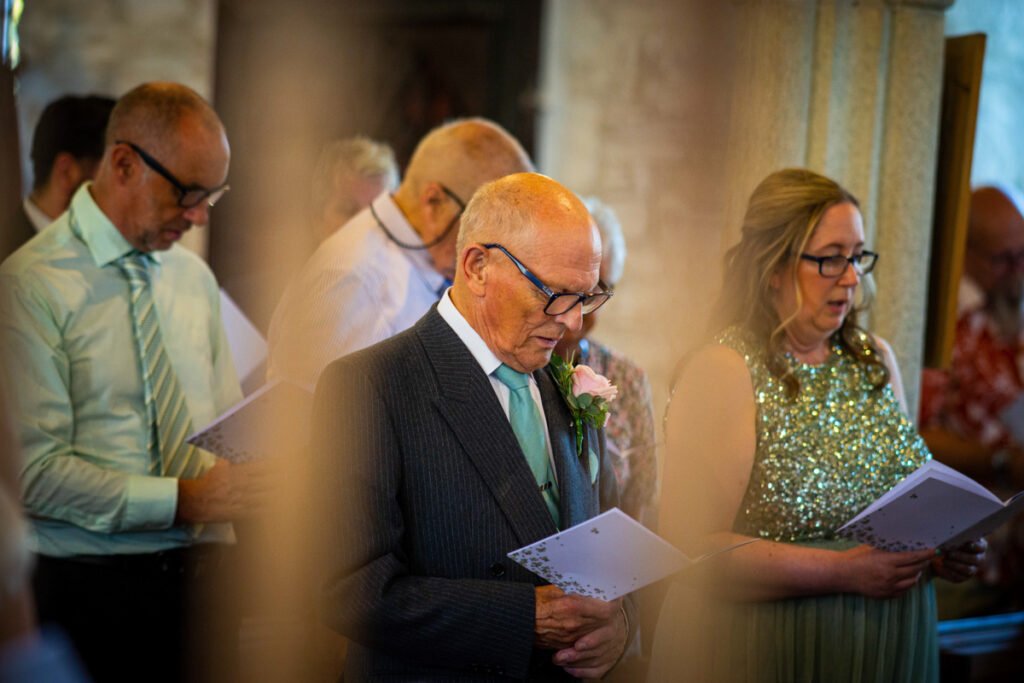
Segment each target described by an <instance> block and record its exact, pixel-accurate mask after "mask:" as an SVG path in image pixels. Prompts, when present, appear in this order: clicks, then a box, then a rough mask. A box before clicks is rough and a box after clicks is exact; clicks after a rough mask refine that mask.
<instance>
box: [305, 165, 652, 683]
mask: <svg viewBox="0 0 1024 683" xmlns="http://www.w3.org/2000/svg"><path fill="white" fill-rule="evenodd" d="M499 239H500V240H501V242H498V241H497V240H499ZM456 250H457V251H456V253H457V254H458V258H457V260H456V269H455V281H454V284H453V285H452V287H451V288H450V289H448V290H447V291H446V292H445V294H444V295H443V296H442V297H441V300H440V301H439V302H438V304H437V305H436V306H434V307H432V308H431V309H430V311H429V312H428V313H427V314H426V315H424V316H423V317H422V318H421V319H420V320H419V321H418V322H417V323H416V324H415V325H414V326H413V327H412V328H411V329H409V330H408V331H406V332H404V333H402V334H399V335H397V336H395V337H393V338H391V339H389V340H387V341H384V342H381V343H380V344H376V345H374V346H372V347H370V348H368V349H364V350H363V351H360V352H357V353H354V354H351V355H349V356H346V357H344V358H342V359H340V360H338V361H335V362H334V363H332V364H331V365H330V366H329V367H328V368H327V370H326V371H325V372H324V374H323V377H322V379H321V381H320V383H319V385H318V386H317V393H316V400H315V404H316V408H315V423H316V424H317V426H318V428H317V430H316V432H317V438H316V442H315V445H314V448H313V449H312V450H313V453H315V454H316V455H318V456H320V457H322V461H321V462H320V463H318V466H317V467H316V472H317V475H318V483H319V484H320V485H321V486H322V487H323V504H324V505H325V506H327V507H325V509H323V510H322V512H321V514H319V515H317V526H316V531H317V532H319V533H320V534H321V535H320V537H319V538H320V543H319V545H320V546H322V547H323V548H325V549H326V553H327V554H328V556H329V558H328V566H327V567H326V568H325V572H324V575H325V577H326V581H325V583H324V596H323V601H322V602H323V606H322V613H323V614H324V615H325V619H326V621H327V623H328V624H329V625H330V626H332V627H333V628H335V629H336V630H337V631H338V632H340V633H341V634H343V635H345V636H347V637H349V638H350V639H351V644H350V646H349V657H348V661H347V669H346V673H345V680H378V677H379V678H380V679H384V678H388V679H389V680H391V679H394V680H399V679H401V680H417V681H450V680H460V681H476V680H479V681H489V680H496V679H497V678H502V679H505V678H507V679H509V680H531V681H540V680H545V681H546V680H572V679H573V678H600V677H601V676H603V675H604V674H605V673H606V672H608V671H609V670H610V669H611V668H612V667H613V666H614V665H615V664H616V662H617V661H618V660H619V658H620V657H621V656H622V653H623V652H624V648H625V644H626V642H627V639H628V635H629V633H630V630H631V629H630V625H631V624H636V619H635V613H634V612H633V606H632V603H631V601H630V600H628V599H627V600H614V601H610V602H605V601H601V600H597V599H593V598H584V597H581V596H578V595H566V594H563V593H562V591H561V590H559V589H558V588H556V587H554V586H551V585H546V582H544V581H543V580H541V579H540V578H539V577H538V576H536V575H535V574H532V573H531V572H529V571H527V570H526V569H524V568H523V567H520V566H519V565H517V564H516V563H514V562H512V561H511V560H509V559H508V557H507V553H509V552H511V551H512V550H515V549H516V548H519V547H520V546H523V545H526V544H528V543H532V542H534V541H538V540H540V539H542V538H544V537H546V536H548V535H550V534H554V533H556V532H557V531H558V530H560V529H567V528H569V527H571V526H573V525H576V524H579V523H582V522H584V521H586V520H587V519H590V518H591V517H593V516H594V515H596V514H598V513H599V512H600V511H602V510H605V509H608V508H609V507H612V506H615V505H616V503H617V500H618V492H617V487H616V482H615V475H614V472H613V471H612V469H611V467H612V466H611V461H610V459H609V457H608V454H607V452H606V450H605V441H604V436H603V432H602V431H601V430H599V429H595V428H594V427H592V426H589V425H586V426H584V427H583V433H582V441H581V444H580V448H579V450H577V444H576V434H575V429H574V427H573V420H572V417H571V414H570V411H569V408H568V407H567V403H566V401H565V398H564V397H563V396H562V394H561V393H560V391H559V389H558V387H557V385H556V382H555V380H554V379H553V377H552V375H551V371H550V369H549V368H548V363H549V362H550V360H551V354H552V352H553V351H554V348H555V345H556V344H557V343H558V341H559V340H560V339H561V337H562V335H564V334H565V333H566V331H568V330H578V329H580V326H581V324H582V320H583V316H584V315H587V314H588V313H591V312H593V311H594V310H596V309H597V308H598V307H600V306H601V305H602V304H604V303H605V302H606V301H608V300H609V298H611V293H610V292H607V291H605V290H604V289H603V288H602V287H601V285H600V284H599V282H598V267H599V265H600V262H601V242H600V237H599V235H598V233H597V229H596V227H594V226H593V225H592V223H591V220H590V214H589V213H588V212H587V210H586V208H585V207H584V206H583V204H582V203H580V201H579V199H577V198H576V197H575V196H574V195H573V194H572V193H571V192H569V191H568V190H566V189H565V188H564V187H562V186H561V185H559V184H558V183H556V182H555V181H553V180H551V179H550V178H546V177H544V176H541V175H538V174H535V173H518V174H514V175H510V176H507V177H505V178H502V179H500V180H496V181H494V182H491V183H488V184H486V185H484V186H483V187H482V188H481V189H480V190H478V191H477V193H476V194H475V195H474V197H473V199H472V200H470V203H469V206H468V207H467V208H466V212H465V214H464V216H463V219H462V226H461V229H460V233H459V238H458V241H457V247H456Z"/></svg>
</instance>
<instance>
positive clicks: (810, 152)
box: [722, 0, 951, 414]
mask: <svg viewBox="0 0 1024 683" xmlns="http://www.w3.org/2000/svg"><path fill="white" fill-rule="evenodd" d="M950 2H951V0H884V1H883V0H862V1H861V2H857V3H853V2H833V1H830V0H736V1H735V2H734V3H733V6H734V7H735V11H736V16H735V21H736V25H737V26H738V29H737V33H738V40H739V44H740V47H739V48H738V50H737V57H736V65H735V73H734V95H733V98H732V115H731V123H730V128H729V133H728V137H727V149H728V150H729V152H728V158H729V165H728V169H729V171H728V177H729V179H730V187H729V195H728V199H727V203H726V205H725V209H724V214H725V216H726V217H727V219H726V223H725V226H726V227H725V230H724V231H723V233H722V237H723V239H722V249H723V250H724V249H725V248H727V247H728V245H730V244H732V243H734V242H735V241H736V239H738V236H739V224H740V221H741V219H742V214H743V210H744V207H745V203H746V200H747V198H748V197H749V195H750V192H751V191H752V190H753V188H754V186H755V185H756V184H757V182H758V181H759V180H760V179H761V178H763V177H764V176H765V175H767V174H768V173H770V172H771V171H773V170H776V169H778V168H782V167H785V166H806V167H808V168H811V169H813V170H816V171H819V172H821V173H824V174H826V175H829V176H831V177H833V178H835V179H836V180H838V181H839V182H840V183H842V184H843V185H845V186H846V187H848V188H849V189H850V190H851V191H852V192H853V193H854V194H855V195H857V196H858V197H859V198H860V200H861V203H862V206H863V211H864V219H865V224H866V230H867V238H868V243H869V245H871V246H873V247H874V248H875V249H876V250H877V251H879V252H880V253H881V254H882V259H881V261H880V266H879V269H878V271H876V275H875V279H876V284H877V288H878V293H879V296H878V297H877V298H876V300H875V303H874V305H873V307H872V309H871V315H870V318H869V320H868V322H869V324H870V327H871V329H872V330H873V331H875V332H876V333H878V334H879V335H881V336H882V337H885V338H886V339H888V340H889V341H890V342H891V343H892V345H893V348H894V349H895V352H896V356H897V359H898V361H899V363H900V367H901V370H902V375H903V379H904V386H905V389H906V392H907V399H908V405H909V407H910V411H911V414H916V406H917V395H918V390H919V381H918V378H919V376H920V369H921V353H922V344H923V335H924V316H925V306H926V297H927V282H928V264H929V247H930V243H931V229H932V202H933V197H934V186H935V182H934V180H935V164H936V158H937V146H936V145H937V140H938V125H939V113H940V104H941V88H942V56H943V45H944V35H943V28H944V17H943V12H944V10H945V8H946V7H947V6H948V5H949V4H950Z"/></svg>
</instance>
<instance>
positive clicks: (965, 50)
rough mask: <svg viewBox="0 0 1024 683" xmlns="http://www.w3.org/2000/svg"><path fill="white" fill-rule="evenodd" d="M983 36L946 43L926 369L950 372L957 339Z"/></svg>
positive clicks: (925, 349)
mask: <svg viewBox="0 0 1024 683" xmlns="http://www.w3.org/2000/svg"><path fill="white" fill-rule="evenodd" d="M984 56H985V34H983V33H976V34H971V35H966V36H957V37H954V38H947V39H946V60H945V61H946V66H945V72H944V74H943V88H942V124H941V129H940V131H939V160H938V169H937V173H936V182H935V214H934V215H935V219H934V221H935V222H934V227H933V231H932V256H931V268H930V274H929V283H928V317H927V320H926V325H925V348H924V365H925V366H926V367H932V368H946V367H949V364H950V361H951V359H952V355H953V337H954V335H955V334H956V318H957V315H956V313H957V290H958V287H959V283H960V274H961V272H962V271H963V262H964V249H965V247H966V244H967V216H968V210H969V208H970V199H971V160H972V156H973V153H974V130H975V124H976V122H977V118H978V96H979V94H980V92H981V67H982V63H983V61H984Z"/></svg>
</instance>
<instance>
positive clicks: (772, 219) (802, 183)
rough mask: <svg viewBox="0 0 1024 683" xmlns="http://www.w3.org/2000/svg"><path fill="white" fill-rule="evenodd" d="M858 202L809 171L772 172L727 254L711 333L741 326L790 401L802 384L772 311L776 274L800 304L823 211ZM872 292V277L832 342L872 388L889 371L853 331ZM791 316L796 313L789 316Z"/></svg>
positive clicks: (861, 333) (866, 339) (782, 325)
mask: <svg viewBox="0 0 1024 683" xmlns="http://www.w3.org/2000/svg"><path fill="white" fill-rule="evenodd" d="M844 203H850V204H853V205H854V206H855V207H857V208H858V209H859V208H860V202H858V201H857V198H856V197H854V196H853V195H852V194H851V193H850V192H849V191H848V190H846V189H845V188H843V187H842V186H841V185H839V183H837V182H835V181H834V180H831V179H830V178H826V177H825V176H823V175H820V174H818V173H815V172H813V171H809V170H807V169H799V168H787V169H783V170H781V171H776V172H775V173H772V174H771V175H769V176H768V177H767V178H765V179H764V180H762V181H761V183H760V184H759V185H758V186H757V188H756V189H755V190H754V193H753V194H752V195H751V196H750V201H749V203H748V205H747V211H746V214H745V215H744V217H743V226H742V232H741V237H740V241H739V243H737V244H736V245H735V246H733V247H732V248H731V249H729V251H728V252H726V255H725V268H724V275H723V283H722V293H721V296H720V298H719V301H718V304H717V306H716V307H715V309H714V310H715V313H714V314H713V317H712V330H711V331H712V333H715V332H718V331H720V330H722V329H724V328H726V327H728V326H731V325H738V326H741V327H744V328H746V329H748V330H750V331H751V332H752V333H753V334H754V335H755V336H756V337H757V338H758V340H760V341H761V342H762V343H764V345H765V349H766V357H767V358H766V361H767V366H768V369H769V371H770V372H771V373H772V374H773V375H775V376H776V377H778V378H780V379H781V381H782V382H783V384H784V385H785V387H786V393H787V395H789V396H790V397H795V396H796V395H797V394H798V393H799V391H800V383H799V381H798V380H797V378H796V376H795V375H794V374H793V371H792V369H791V367H790V366H789V364H788V363H787V362H786V360H785V357H784V355H783V351H782V342H783V337H784V334H785V330H786V326H787V325H788V324H789V323H790V322H792V318H789V319H786V320H780V319H779V315H778V312H777V311H776V309H775V306H774V301H773V297H774V290H773V288H772V286H771V280H772V277H773V275H775V274H776V273H778V272H781V271H782V270H783V269H785V268H788V269H789V272H790V273H791V274H792V281H793V283H794V286H795V287H796V297H797V304H798V306H799V304H800V303H801V302H802V300H803V296H802V294H801V292H800V288H799V286H797V285H796V273H797V267H798V266H799V264H800V259H799V255H800V254H801V253H803V252H804V250H805V249H806V248H807V242H808V241H809V240H810V238H811V235H813V234H814V230H815V228H817V227H818V223H820V222H821V218H822V216H823V215H824V214H825V212H826V211H827V210H828V209H830V208H831V207H833V206H836V205H837V204H844ZM871 294H872V284H871V280H870V277H866V278H865V279H864V280H863V281H862V293H861V297H860V299H861V300H860V301H859V302H858V303H857V304H855V305H854V306H853V308H852V309H851V310H850V313H849V314H848V315H847V316H846V318H845V319H844V320H843V324H842V326H841V327H840V328H839V330H838V331H836V333H835V334H834V335H833V339H834V340H835V341H837V342H838V343H839V345H840V346H841V347H842V348H844V349H845V350H847V351H848V352H849V353H850V354H851V355H852V356H853V357H854V359H855V360H856V361H857V362H859V363H862V364H863V365H865V366H866V367H867V369H868V371H869V373H870V376H871V380H872V384H873V385H874V386H875V388H876V389H880V388H882V387H883V386H885V385H886V384H887V383H888V381H889V372H888V369H887V368H886V366H885V363H884V361H883V360H882V355H881V353H880V352H879V349H878V347H877V345H876V344H875V342H874V340H873V339H872V337H871V335H870V334H868V333H867V332H866V331H865V330H864V329H862V328H861V327H859V326H858V324H857V317H858V313H859V312H860V311H863V310H864V309H865V308H867V306H868V304H869V303H870V299H871ZM794 315H795V314H794Z"/></svg>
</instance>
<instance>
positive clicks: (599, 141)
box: [538, 0, 732, 419]
mask: <svg viewBox="0 0 1024 683" xmlns="http://www.w3.org/2000/svg"><path fill="white" fill-rule="evenodd" d="M704 5H705V8H704V9H702V8H701V6H700V3H683V2H678V1H676V0H640V1H636V2H618V1H617V0H555V1H554V2H549V3H548V4H547V7H546V16H545V23H544V31H545V36H544V47H543V50H542V74H541V81H542V92H541V105H540V110H541V112H542V115H541V119H540V127H539V128H540V144H539V153H538V164H539V166H540V168H541V170H542V171H543V172H544V173H547V174H549V175H551V176H552V177H554V178H556V179H558V180H559V181H561V182H563V183H565V184H566V185H568V186H569V187H570V188H572V189H573V190H575V191H576V192H577V193H579V194H582V195H596V196H597V197H599V198H600V199H602V200H603V201H604V202H605V203H607V204H609V205H610V206H611V207H612V208H614V209H615V211H616V212H617V213H618V215H619V218H620V219H621V221H622V226H623V231H624V232H625V235H626V241H627V250H628V257H627V260H626V265H625V271H624V274H623V277H622V280H621V282H620V283H619V287H618V289H617V291H616V294H615V298H614V299H613V300H612V302H611V303H609V304H608V306H606V307H605V308H604V309H603V310H602V311H601V313H600V316H601V318H600V321H599V323H598V327H597V329H596V332H595V334H594V336H595V337H596V338H598V339H602V340H604V341H605V342H607V343H609V344H610V345H611V346H613V347H614V348H616V349H619V350H621V351H623V352H625V353H626V354H628V355H629V356H630V357H632V358H633V359H634V360H636V361H637V362H639V363H640V364H641V365H642V366H643V367H644V368H645V369H647V371H648V373H649V375H650V378H651V383H652V387H653V389H654V394H655V413H656V416H657V417H658V419H660V417H661V413H662V409H663V406H664V404H665V399H666V397H667V394H668V386H669V381H670V376H671V374H672V369H673V366H674V365H675V363H676V362H677V361H678V360H679V359H680V357H681V356H682V354H683V353H684V351H685V350H687V349H688V348H690V347H691V346H692V345H693V344H694V343H695V342H697V340H698V339H699V338H700V334H701V332H703V330H704V326H705V318H706V317H707V313H708V311H709V309H710V303H711V302H710V296H711V295H712V293H713V290H714V289H715V286H716V285H717V284H718V279H719V277H720V275H719V272H720V270H719V262H720V260H721V241H722V234H723V232H724V229H725V226H724V224H723V215H722V211H721V206H722V204H723V202H724V201H725V197H726V189H727V188H726V183H725V165H726V159H725V155H724V148H723V147H722V145H721V142H722V140H723V139H724V136H725V134H726V131H727V125H728V120H729V108H730V106H731V99H730V98H731V92H732V91H731V88H730V84H729V81H728V78H729V59H728V55H729V50H727V49H725V48H724V46H725V45H729V44H730V43H731V40H730V39H729V36H730V31H731V29H730V26H729V22H728V17H729V12H728V11H726V12H722V13H719V12H711V11H707V9H706V7H707V6H708V5H710V3H705V4H704Z"/></svg>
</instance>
